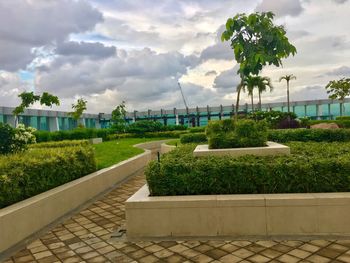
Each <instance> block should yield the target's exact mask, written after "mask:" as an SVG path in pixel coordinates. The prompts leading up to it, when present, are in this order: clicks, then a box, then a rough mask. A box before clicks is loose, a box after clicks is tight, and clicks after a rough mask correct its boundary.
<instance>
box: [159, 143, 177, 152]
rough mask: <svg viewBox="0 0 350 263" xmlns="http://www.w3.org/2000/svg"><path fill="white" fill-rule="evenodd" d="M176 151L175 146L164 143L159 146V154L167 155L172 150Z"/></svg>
mask: <svg viewBox="0 0 350 263" xmlns="http://www.w3.org/2000/svg"><path fill="white" fill-rule="evenodd" d="M174 149H176V146H175V145H168V144H166V143H162V144H161V145H160V153H162V154H163V153H168V152H171V151H172V150H174Z"/></svg>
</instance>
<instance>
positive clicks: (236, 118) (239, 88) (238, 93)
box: [235, 79, 243, 121]
mask: <svg viewBox="0 0 350 263" xmlns="http://www.w3.org/2000/svg"><path fill="white" fill-rule="evenodd" d="M242 85H243V79H242V80H241V83H240V84H238V86H237V100H236V111H235V121H237V120H238V110H239V97H240V95H241V90H242Z"/></svg>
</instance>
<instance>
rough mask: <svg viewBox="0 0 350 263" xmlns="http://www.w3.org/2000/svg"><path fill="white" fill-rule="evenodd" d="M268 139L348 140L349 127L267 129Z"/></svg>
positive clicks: (349, 134) (304, 140) (349, 137)
mask: <svg viewBox="0 0 350 263" xmlns="http://www.w3.org/2000/svg"><path fill="white" fill-rule="evenodd" d="M268 140H269V141H274V142H280V143H284V142H291V141H301V142H308V141H315V142H348V141H350V130H349V129H285V130H269V131H268Z"/></svg>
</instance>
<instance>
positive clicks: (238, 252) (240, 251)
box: [232, 248, 254, 259]
mask: <svg viewBox="0 0 350 263" xmlns="http://www.w3.org/2000/svg"><path fill="white" fill-rule="evenodd" d="M232 254H233V255H235V256H237V257H239V258H241V259H245V258H247V257H250V256H252V255H253V254H254V253H253V252H251V251H249V250H247V249H245V248H240V249H238V250H236V251H234V252H232Z"/></svg>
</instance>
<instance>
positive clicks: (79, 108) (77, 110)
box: [68, 98, 87, 121]
mask: <svg viewBox="0 0 350 263" xmlns="http://www.w3.org/2000/svg"><path fill="white" fill-rule="evenodd" d="M86 104H87V101H86V100H84V99H83V98H80V99H78V100H77V103H76V104H72V109H73V110H74V111H72V112H69V113H68V114H69V115H70V116H71V117H72V118H73V119H74V120H76V121H77V120H79V118H80V117H81V116H82V115H83V112H84V111H85V110H86V109H87V108H86Z"/></svg>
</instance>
